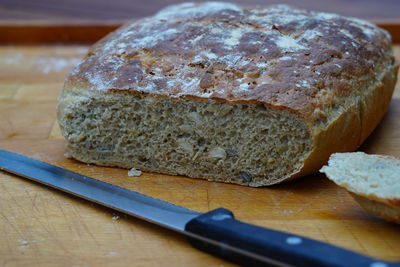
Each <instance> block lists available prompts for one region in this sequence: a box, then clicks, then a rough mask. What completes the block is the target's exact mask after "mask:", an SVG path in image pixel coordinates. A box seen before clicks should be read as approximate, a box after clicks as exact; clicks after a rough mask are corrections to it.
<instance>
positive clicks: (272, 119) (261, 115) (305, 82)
mask: <svg viewBox="0 0 400 267" xmlns="http://www.w3.org/2000/svg"><path fill="white" fill-rule="evenodd" d="M395 80H396V67H395V62H394V57H393V53H392V50H391V39H390V35H389V34H388V33H387V32H386V31H384V30H382V29H380V28H378V27H376V26H375V25H372V24H370V23H368V22H365V21H362V20H358V19H355V18H346V17H342V16H339V15H335V14H329V13H320V12H313V11H307V10H300V9H296V8H292V7H289V6H286V5H275V6H270V7H267V8H242V7H240V6H237V5H235V4H230V3H223V2H204V3H182V4H178V5H174V6H170V7H167V8H165V9H163V10H161V11H160V12H158V13H157V14H155V15H154V16H152V17H148V18H144V19H141V20H138V21H135V22H132V23H128V24H126V25H125V26H123V27H121V28H120V29H118V30H116V31H115V32H113V33H111V34H110V35H108V36H107V37H105V38H103V39H102V40H100V41H99V42H98V43H96V44H95V45H94V46H93V47H92V48H91V49H90V50H89V52H88V54H87V56H86V57H85V59H84V60H83V61H82V62H81V63H80V64H78V65H77V66H76V67H75V68H74V69H73V71H72V72H71V73H70V75H69V76H68V77H67V79H66V82H65V86H64V89H63V91H62V93H61V95H60V97H59V102H58V112H59V113H58V119H59V123H60V128H61V132H62V134H63V135H64V136H65V137H66V138H67V140H68V145H67V150H68V152H69V153H70V154H71V156H72V157H74V158H75V159H78V160H81V161H83V162H88V163H95V164H99V165H106V166H118V167H123V168H128V169H130V168H137V169H140V170H141V171H152V172H159V173H167V174H174V175H186V176H189V177H194V178H204V179H208V180H212V181H222V182H230V183H237V184H243V185H250V186H262V185H270V184H275V183H278V182H281V181H284V180H287V179H289V178H293V177H298V176H301V175H305V174H308V173H311V172H314V171H316V170H318V169H319V168H320V166H321V165H322V164H323V163H325V162H326V160H327V159H328V157H329V155H330V154H331V153H332V152H338V151H351V150H354V149H356V148H357V147H358V146H359V145H360V144H361V142H362V141H363V140H364V139H365V138H366V136H368V134H369V133H370V132H371V131H372V129H373V128H374V127H375V125H376V124H377V123H378V122H379V120H380V118H381V117H382V116H383V113H384V112H385V110H386V107H387V105H388V103H389V101H390V97H391V94H392V91H393V88H394V83H395ZM377 96H379V97H377ZM371 116H374V117H373V118H371ZM350 128H352V130H349V129H350ZM343 139H344V140H346V142H343Z"/></svg>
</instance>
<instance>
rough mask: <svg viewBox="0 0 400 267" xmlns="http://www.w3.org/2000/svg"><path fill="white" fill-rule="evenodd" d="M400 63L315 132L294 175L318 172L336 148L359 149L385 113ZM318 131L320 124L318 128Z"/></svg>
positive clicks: (344, 149) (338, 149)
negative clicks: (302, 164)
mask: <svg viewBox="0 0 400 267" xmlns="http://www.w3.org/2000/svg"><path fill="white" fill-rule="evenodd" d="M398 69H399V65H395V66H393V67H391V68H389V69H387V70H386V72H385V73H384V75H383V77H381V80H380V81H379V82H377V84H376V86H373V87H371V88H369V89H368V90H366V91H364V94H363V95H361V96H359V98H358V99H357V100H356V102H355V103H354V105H352V106H350V105H349V106H348V107H347V108H348V109H347V110H346V112H342V113H341V114H340V116H339V117H338V118H337V119H336V120H334V121H332V122H331V123H330V124H329V126H328V127H327V128H325V129H323V130H321V131H320V132H319V133H317V134H316V135H315V136H314V145H313V147H314V150H313V151H312V152H311V154H310V156H309V157H308V158H307V159H306V160H305V162H304V167H303V169H302V170H301V172H299V173H298V174H296V175H295V176H294V177H300V176H304V175H307V174H310V173H313V172H315V170H316V169H318V168H320V167H321V166H322V165H323V164H324V163H326V162H327V160H328V158H329V156H330V155H331V154H332V153H335V152H348V151H354V150H356V149H357V148H358V147H359V146H360V145H361V144H362V143H363V142H364V141H365V139H366V138H367V137H368V136H369V135H370V134H371V132H372V131H373V130H374V129H375V127H376V126H377V125H378V123H379V122H380V121H381V119H382V117H383V116H384V115H385V113H386V110H387V108H388V106H389V102H390V100H391V98H392V94H393V90H394V87H395V84H396V81H397V73H398ZM314 129H315V130H316V131H318V129H320V127H318V126H317V127H316V128H314Z"/></svg>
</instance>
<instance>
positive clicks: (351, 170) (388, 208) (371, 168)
mask: <svg viewBox="0 0 400 267" xmlns="http://www.w3.org/2000/svg"><path fill="white" fill-rule="evenodd" d="M321 172H323V173H325V174H326V176H327V177H328V178H329V179H330V180H332V181H333V182H335V183H336V184H337V185H339V186H342V187H344V188H346V189H347V190H348V191H349V192H350V193H351V195H352V196H353V197H354V199H355V200H356V201H357V202H358V203H359V204H360V205H361V206H362V207H363V208H364V209H365V210H367V211H369V212H371V213H373V214H375V215H377V216H380V217H382V218H384V219H386V220H388V221H392V222H397V223H400V160H399V159H396V158H394V157H389V156H382V155H368V154H365V153H363V152H354V153H336V154H333V155H332V156H331V158H330V159H329V165H328V166H324V167H323V168H322V169H321Z"/></svg>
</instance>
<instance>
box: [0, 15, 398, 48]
mask: <svg viewBox="0 0 400 267" xmlns="http://www.w3.org/2000/svg"><path fill="white" fill-rule="evenodd" d="M370 21H372V22H373V23H375V24H377V25H378V26H380V27H382V28H384V29H386V30H387V31H389V32H390V33H391V35H392V38H393V43H400V19H371V20H370ZM125 22H126V20H74V21H71V20H68V21H63V20H38V21H36V20H35V21H31V20H1V19H0V44H11V45H18V44H77V43H85V44H90V43H94V42H96V41H97V40H99V39H101V38H102V37H103V36H105V35H107V34H108V33H110V32H112V31H113V30H115V29H116V28H118V27H119V26H121V25H122V24H124V23H125Z"/></svg>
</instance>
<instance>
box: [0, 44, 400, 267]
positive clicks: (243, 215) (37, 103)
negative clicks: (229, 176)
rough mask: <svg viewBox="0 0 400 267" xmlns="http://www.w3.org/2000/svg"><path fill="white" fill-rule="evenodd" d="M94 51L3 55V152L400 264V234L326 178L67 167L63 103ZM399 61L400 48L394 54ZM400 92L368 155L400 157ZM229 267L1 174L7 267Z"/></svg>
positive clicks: (2, 51) (128, 220) (158, 231)
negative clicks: (242, 182) (222, 177)
mask: <svg viewBox="0 0 400 267" xmlns="http://www.w3.org/2000/svg"><path fill="white" fill-rule="evenodd" d="M86 50H87V47H85V46H0V148H2V149H7V150H10V151H14V152H17V153H21V154H23V155H26V156H29V157H32V158H35V159H38V160H42V161H45V162H49V163H52V164H55V165H58V166H61V167H64V168H67V169H70V170H73V171H76V172H78V173H82V174H84V175H88V176H91V177H94V178H96V179H100V180H103V181H107V182H110V183H113V184H116V185H119V186H122V187H125V188H128V189H131V190H135V191H139V192H142V193H144V194H147V195H150V196H153V197H157V198H160V199H163V200H166V201H170V202H172V203H175V204H178V205H181V206H184V207H187V208H191V209H195V210H198V211H203V212H204V211H208V210H211V209H214V208H218V207H225V208H228V209H231V210H232V211H233V212H234V213H235V215H236V217H237V218H239V219H241V220H244V221H246V222H249V223H253V224H257V225H261V226H264V227H269V228H273V229H278V230H283V231H289V232H292V233H295V234H300V235H304V236H307V237H311V238H315V239H318V240H322V241H325V242H329V243H332V244H335V245H339V246H342V247H345V248H348V249H352V250H355V251H358V252H360V253H365V254H368V255H370V256H373V257H379V258H382V259H385V260H397V261H399V260H400V226H399V225H395V224H391V223H388V222H385V221H383V220H381V219H379V218H376V217H374V216H372V215H369V214H368V213H366V212H365V211H363V210H362V209H361V208H360V207H359V206H358V205H357V204H356V202H354V201H353V199H352V198H351V197H350V196H349V195H348V193H347V192H345V191H344V190H343V189H341V188H339V187H337V186H336V185H334V184H333V183H332V182H330V181H329V180H328V179H326V178H325V177H324V176H323V175H321V174H315V175H311V176H309V177H305V178H302V179H300V180H297V181H293V182H290V183H286V184H282V185H278V186H273V187H268V188H248V187H243V186H238V185H230V184H222V183H213V182H207V181H202V180H195V179H189V178H184V177H174V176H167V175H160V174H154V173H144V174H143V175H142V176H140V177H129V176H128V175H127V170H123V169H116V168H106V167H97V166H93V165H88V164H83V163H79V162H77V161H75V160H72V159H67V158H65V157H64V144H65V140H64V139H63V137H62V136H61V135H60V131H59V128H58V125H57V123H56V109H55V105H56V104H55V103H56V97H57V95H58V93H59V90H60V88H61V87H62V83H63V79H64V77H65V75H66V74H67V73H68V71H69V70H70V69H71V67H72V66H73V65H74V64H76V63H77V62H78V61H79V60H80V58H81V57H82V56H83V55H84V54H85V52H86ZM395 51H396V55H397V58H398V59H399V58H400V47H399V46H397V47H395ZM399 116H400V86H399V85H398V86H397V90H396V93H395V96H394V99H393V101H392V103H391V105H390V107H389V111H388V113H387V115H386V117H385V118H384V120H383V122H382V123H381V124H380V126H379V127H378V128H377V129H376V131H375V132H374V133H373V134H372V136H371V137H370V138H369V139H368V140H367V142H366V143H365V144H364V145H363V146H362V148H361V150H363V151H366V152H368V153H382V154H389V155H393V156H399V157H400V120H399V119H398V118H399ZM132 265H134V266H160V265H162V266H222V265H223V266H230V264H229V263H227V262H225V261H222V260H220V259H218V258H215V257H213V256H210V255H208V254H204V253H202V252H199V251H197V250H195V249H194V248H192V247H191V246H190V245H188V243H187V242H186V240H185V238H184V237H182V236H180V235H178V234H175V233H173V232H170V231H167V230H164V229H162V228H159V227H157V226H154V225H151V224H149V223H146V222H143V221H140V220H137V219H135V218H132V217H128V216H125V215H123V214H121V213H118V212H115V211H113V210H110V209H107V208H103V207H100V206H98V205H96V204H93V203H90V202H88V201H84V200H81V199H78V198H76V197H73V196H70V195H67V194H64V193H61V192H58V191H56V190H52V189H49V188H47V187H45V186H42V185H39V184H36V183H33V182H30V181H28V180H25V179H23V178H19V177H16V176H13V175H9V174H6V173H3V172H0V266H132Z"/></svg>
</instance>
